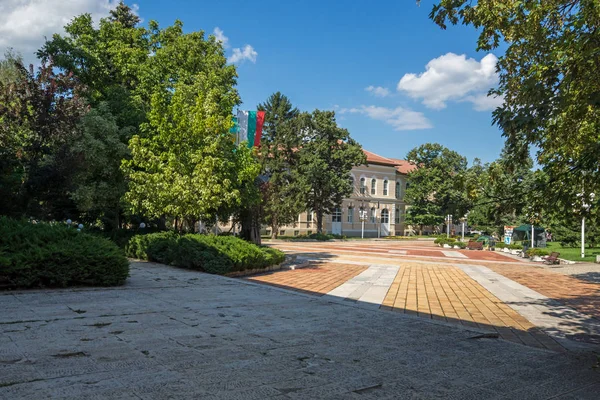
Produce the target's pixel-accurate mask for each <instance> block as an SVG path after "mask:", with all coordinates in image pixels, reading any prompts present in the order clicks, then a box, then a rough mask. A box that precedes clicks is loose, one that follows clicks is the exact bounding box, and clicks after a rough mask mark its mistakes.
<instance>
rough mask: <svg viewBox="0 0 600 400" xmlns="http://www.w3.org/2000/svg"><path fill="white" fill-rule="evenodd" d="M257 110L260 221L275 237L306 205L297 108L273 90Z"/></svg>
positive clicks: (301, 136) (293, 220)
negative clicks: (260, 121)
mask: <svg viewBox="0 0 600 400" xmlns="http://www.w3.org/2000/svg"><path fill="white" fill-rule="evenodd" d="M258 109H259V110H261V111H265V123H264V127H263V137H262V141H261V144H262V146H261V147H262V150H261V152H260V161H261V169H262V172H261V173H262V175H263V176H264V177H265V179H266V182H265V183H264V184H263V185H262V189H263V190H262V194H263V202H262V203H263V204H262V214H263V215H262V220H263V222H265V223H267V224H269V226H270V227H271V232H272V237H273V238H277V235H278V233H279V227H280V226H281V225H286V224H291V223H293V222H295V221H296V218H298V214H299V213H300V212H302V211H303V207H304V206H305V202H304V200H305V196H304V193H303V192H302V190H300V188H299V187H298V176H299V173H298V167H299V157H300V154H299V152H298V149H299V148H300V146H301V145H302V138H303V135H302V133H301V126H300V125H299V123H300V121H299V120H298V115H299V111H298V109H297V108H295V107H293V106H292V103H291V102H290V100H289V99H288V98H287V97H286V96H285V95H283V94H281V93H280V92H277V93H273V94H272V95H271V96H269V98H268V99H267V100H266V101H265V102H264V103H261V104H259V105H258Z"/></svg>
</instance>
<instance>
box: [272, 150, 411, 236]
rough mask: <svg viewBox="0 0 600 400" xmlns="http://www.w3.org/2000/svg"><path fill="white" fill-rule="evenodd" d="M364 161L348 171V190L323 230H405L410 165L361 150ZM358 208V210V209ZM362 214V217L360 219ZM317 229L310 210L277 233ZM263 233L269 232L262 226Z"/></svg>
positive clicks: (348, 233) (367, 233)
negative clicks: (349, 192) (349, 175)
mask: <svg viewBox="0 0 600 400" xmlns="http://www.w3.org/2000/svg"><path fill="white" fill-rule="evenodd" d="M364 152H365V155H366V156H367V164H365V165H360V166H358V167H355V168H353V169H352V171H351V178H352V186H353V192H352V194H351V195H350V196H349V197H348V198H346V199H344V200H343V202H342V204H341V207H339V208H337V209H336V211H335V212H334V213H333V214H331V215H326V216H325V217H324V221H323V231H324V232H325V233H334V234H338V235H345V236H349V237H351V236H354V237H360V236H361V235H364V237H384V236H400V235H405V234H407V233H408V227H407V226H406V225H405V223H404V217H405V213H406V206H407V205H406V203H405V202H404V193H405V191H406V181H407V174H408V172H410V171H411V170H412V169H413V168H414V167H413V166H412V165H410V164H409V163H408V162H407V161H404V160H398V159H392V158H386V157H381V156H379V155H377V154H374V153H371V152H369V151H366V150H364ZM361 211H362V213H361ZM361 215H364V217H365V221H364V225H363V221H362V220H361ZM316 232H317V221H316V216H315V214H314V212H312V211H307V212H304V213H302V214H300V215H299V216H298V220H297V222H296V223H294V224H290V225H285V226H282V227H280V229H279V236H299V235H310V234H311V233H316ZM263 234H267V235H271V229H270V228H269V227H265V228H264V229H263Z"/></svg>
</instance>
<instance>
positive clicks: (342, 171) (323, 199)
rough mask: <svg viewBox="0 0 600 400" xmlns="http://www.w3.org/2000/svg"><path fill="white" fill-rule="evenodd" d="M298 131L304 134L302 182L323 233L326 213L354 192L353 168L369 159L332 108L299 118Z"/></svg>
mask: <svg viewBox="0 0 600 400" xmlns="http://www.w3.org/2000/svg"><path fill="white" fill-rule="evenodd" d="M300 118H301V119H302V121H303V123H302V124H301V130H300V131H299V132H298V133H300V132H301V133H302V134H303V135H304V144H303V145H302V147H301V149H300V150H299V153H300V164H299V165H300V166H299V177H298V179H299V182H298V183H299V185H298V187H304V188H306V193H307V195H306V207H305V208H306V209H310V210H313V211H314V212H315V214H316V217H317V232H318V233H322V232H323V216H324V215H325V214H332V213H333V212H334V210H335V209H336V208H337V207H340V206H341V204H342V200H343V199H344V198H345V197H348V196H349V195H350V194H351V193H352V186H351V184H350V171H351V170H352V168H353V167H355V166H358V165H362V164H364V163H365V162H366V157H365V155H364V153H363V151H362V148H361V147H360V145H359V144H358V143H357V142H356V141H354V139H352V138H351V137H350V133H349V132H348V130H346V129H343V128H340V127H339V126H338V125H337V122H336V120H335V113H334V112H333V111H320V110H315V111H313V113H312V114H306V115H303V116H301V117H300Z"/></svg>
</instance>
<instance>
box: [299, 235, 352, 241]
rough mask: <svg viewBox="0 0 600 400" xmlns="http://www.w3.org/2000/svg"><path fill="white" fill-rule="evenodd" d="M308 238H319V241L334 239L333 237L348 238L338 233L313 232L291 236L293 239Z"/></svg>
mask: <svg viewBox="0 0 600 400" xmlns="http://www.w3.org/2000/svg"><path fill="white" fill-rule="evenodd" d="M306 239H311V240H317V241H319V242H326V241H328V240H333V239H346V236H345V235H338V234H335V233H311V234H310V235H298V236H293V237H292V238H291V240H306Z"/></svg>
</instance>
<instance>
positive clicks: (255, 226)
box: [240, 207, 261, 245]
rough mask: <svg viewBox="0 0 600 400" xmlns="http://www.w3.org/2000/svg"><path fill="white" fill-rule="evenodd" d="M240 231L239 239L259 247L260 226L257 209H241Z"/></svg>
mask: <svg viewBox="0 0 600 400" xmlns="http://www.w3.org/2000/svg"><path fill="white" fill-rule="evenodd" d="M240 222H241V225H242V227H241V231H240V237H241V238H242V239H244V240H246V241H248V242H252V243H254V244H257V245H260V244H261V240H260V224H259V218H258V207H252V208H243V209H242V210H241V211H240Z"/></svg>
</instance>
